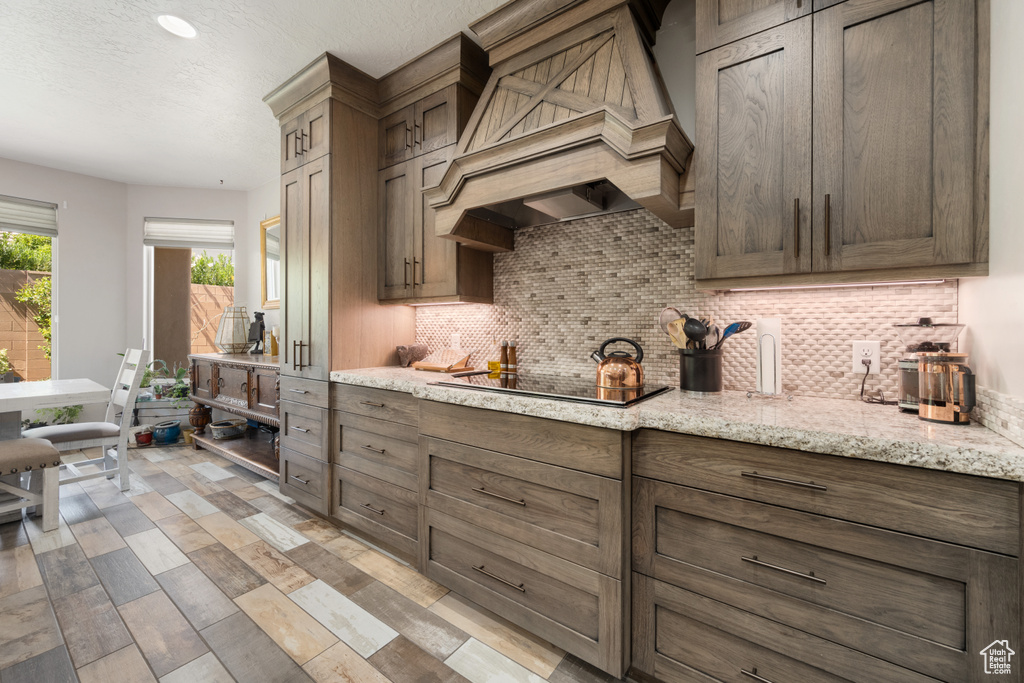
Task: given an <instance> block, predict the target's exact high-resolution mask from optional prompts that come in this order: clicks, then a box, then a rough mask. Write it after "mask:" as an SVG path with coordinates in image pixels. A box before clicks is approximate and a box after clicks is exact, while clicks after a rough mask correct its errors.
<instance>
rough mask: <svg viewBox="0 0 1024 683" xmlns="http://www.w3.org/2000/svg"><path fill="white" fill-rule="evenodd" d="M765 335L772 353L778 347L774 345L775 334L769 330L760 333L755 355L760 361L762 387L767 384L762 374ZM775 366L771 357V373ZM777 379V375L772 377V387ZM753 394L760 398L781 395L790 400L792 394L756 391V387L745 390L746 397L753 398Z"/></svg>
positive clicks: (773, 371)
mask: <svg viewBox="0 0 1024 683" xmlns="http://www.w3.org/2000/svg"><path fill="white" fill-rule="evenodd" d="M765 337H771V348H772V353H773V354H774V353H775V349H776V348H778V347H777V346H776V345H775V342H776V341H777V340H776V338H775V335H774V334H772V333H771V332H765V333H764V334H762V335H761V336H760V337H758V339H757V355H758V357H760V359H761V362H760V363H759V364H758V365H759V366H760V368H761V369H760V372H761V375H762V377H761V386H762V387H766V386H768V385H767V384H765V382H764V376H763V375H764V368H765V365H766V363H765V361H764V338H765ZM775 368H776V362H775V359H774V358H773V359H772V375H775V372H776V370H775ZM778 379H779V378H778V377H772V383H771V386H773V387H774V386H775V385H776V384H777V383H778ZM754 396H760V397H761V398H782V397H785V398H786V400H787V401H792V400H793V394H786V393H779V394H776V393H769V392H765V391H757V390H756V389H755V390H753V391H748V392H747V398H753V397H754Z"/></svg>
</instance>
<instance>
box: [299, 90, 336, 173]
mask: <svg viewBox="0 0 1024 683" xmlns="http://www.w3.org/2000/svg"><path fill="white" fill-rule="evenodd" d="M303 118H304V119H305V121H304V122H303V127H302V128H303V130H302V133H303V138H302V163H304V164H305V163H309V162H310V161H315V160H316V159H319V158H320V157H322V156H323V155H325V154H327V153H328V152H330V151H331V101H330V100H324V101H323V102H321V103H320V104H317V105H315V106H313V107H310V108H309V110H307V111H306V113H305V114H303Z"/></svg>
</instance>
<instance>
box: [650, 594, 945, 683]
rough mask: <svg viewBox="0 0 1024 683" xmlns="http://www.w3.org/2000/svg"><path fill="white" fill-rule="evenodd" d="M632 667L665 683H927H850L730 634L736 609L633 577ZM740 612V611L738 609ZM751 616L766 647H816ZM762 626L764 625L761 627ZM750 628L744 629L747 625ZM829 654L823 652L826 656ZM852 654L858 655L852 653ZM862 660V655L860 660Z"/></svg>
mask: <svg viewBox="0 0 1024 683" xmlns="http://www.w3.org/2000/svg"><path fill="white" fill-rule="evenodd" d="M633 604H634V605H635V607H634V614H633V629H634V635H633V667H634V668H636V669H638V670H640V671H642V672H644V673H646V674H648V675H651V676H654V677H656V678H658V679H659V680H661V681H665V682H666V683H697V682H700V683H712V682H713V681H719V682H721V683H755V682H760V683H797V682H800V683H804V682H807V683H811V682H812V681H813V683H848V682H849V681H851V680H858V681H860V680H869V681H872V682H873V683H880V682H881V681H886V683H895V682H896V681H909V680H918V681H924V680H927V679H923V678H890V677H882V678H868V679H864V678H856V679H849V678H844V677H842V676H839V675H836V674H834V673H830V672H829V671H826V670H823V669H820V668H817V667H815V666H812V665H810V664H807V663H804V662H801V661H799V660H797V659H793V658H792V657H788V656H786V655H783V654H780V653H779V652H776V651H774V650H773V649H771V647H765V645H763V644H759V643H756V642H752V641H751V640H748V639H746V638H743V637H742V636H739V635H736V634H735V633H733V632H731V631H732V629H731V628H730V625H729V623H728V622H729V617H730V616H731V615H730V610H731V608H728V607H726V606H724V605H720V604H719V603H716V602H714V601H713V600H708V599H706V598H703V599H702V598H701V597H700V596H699V595H696V594H694V593H688V592H687V591H684V590H682V589H679V588H675V587H674V586H669V585H668V584H665V583H662V582H660V581H656V580H655V579H652V578H650V577H647V576H644V575H642V574H634V581H633ZM733 611H738V610H733ZM753 620H757V618H756V617H748V618H747V619H746V621H748V622H750V625H751V626H760V627H762V628H763V629H764V631H763V633H762V634H759V636H760V639H761V641H762V642H765V643H772V642H775V641H778V642H783V640H782V639H785V638H787V637H788V638H792V642H789V643H787V645H786V647H787V651H790V649H792V650H801V651H803V650H804V649H805V648H810V647H813V641H814V639H813V638H812V637H810V636H806V635H805V634H801V633H800V632H799V631H795V630H792V629H785V630H782V629H780V628H779V627H777V626H775V625H774V624H772V622H770V621H767V620H764V619H761V620H757V621H753ZM758 622H763V623H758ZM746 625H747V624H744V626H746ZM823 654H824V653H823ZM850 654H851V655H857V654H858V653H854V652H852V651H851V653H850ZM861 657H863V655H861Z"/></svg>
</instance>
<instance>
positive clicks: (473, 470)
mask: <svg viewBox="0 0 1024 683" xmlns="http://www.w3.org/2000/svg"><path fill="white" fill-rule="evenodd" d="M420 446H421V448H422V449H423V451H424V454H425V456H426V457H427V464H426V469H425V470H424V472H427V473H428V474H429V476H428V477H427V479H426V481H425V482H423V483H422V487H423V491H424V492H425V495H426V498H425V500H426V504H427V505H428V506H430V507H431V508H433V509H435V510H439V511H442V512H445V513H448V514H451V515H454V516H456V517H460V518H462V519H465V520H467V521H470V522H472V523H474V524H476V525H477V526H482V527H484V528H487V529H490V530H491V531H494V532H496V533H499V534H501V535H503V536H508V537H509V538H512V539H515V540H517V541H520V542H522V543H526V544H529V545H531V546H533V547H535V548H539V549H541V550H544V551H546V552H549V553H551V554H552V555H557V556H558V557H561V558H563V559H566V560H569V561H571V562H575V563H577V564H581V565H583V566H585V567H589V568H590V569H595V570H597V571H599V572H601V573H602V574H607V575H609V576H611V577H612V578H616V579H621V578H622V577H623V567H622V563H623V559H622V505H623V500H622V499H623V493H622V482H621V481H619V480H617V479H608V478H606V477H598V476H596V475H593V474H587V473H586V472H579V471H576V470H570V469H566V468H564V467H557V466H555V465H548V464H546V463H540V462H536V461H534V460H527V459H525V458H519V457H516V456H514V455H506V454H504V453H496V452H494V451H488V450H483V449H480V448H474V447H473V446H464V445H462V444H458V443H453V442H451V441H442V440H440V439H433V438H430V437H421V439H420Z"/></svg>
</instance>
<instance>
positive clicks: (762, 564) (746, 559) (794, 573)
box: [740, 555, 827, 586]
mask: <svg viewBox="0 0 1024 683" xmlns="http://www.w3.org/2000/svg"><path fill="white" fill-rule="evenodd" d="M740 559H741V560H743V561H744V562H749V563H750V564H756V565H757V566H758V567H764V568H766V569H774V570H775V571H777V572H782V573H783V574H789V575H790V576H798V577H800V578H801V579H807V580H808V581H814V582H815V583H820V584H821V585H823V586H824V585H826V584H827V582H826V581H825V579H820V578H818V577H817V576H815V575H814V572H811V573H810V574H804V573H803V572H798V571H794V570H792V569H786V568H785V567H780V566H778V565H776V564H771V563H769V562H765V561H763V560H759V559H757V555H754V556H753V557H743V556H741V557H740Z"/></svg>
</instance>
